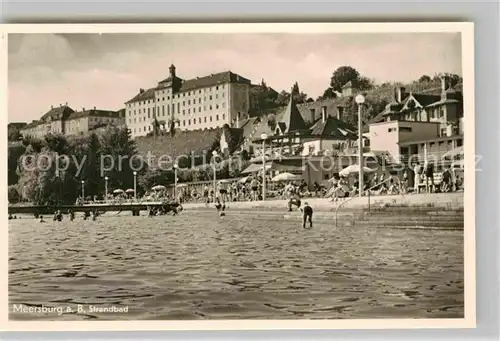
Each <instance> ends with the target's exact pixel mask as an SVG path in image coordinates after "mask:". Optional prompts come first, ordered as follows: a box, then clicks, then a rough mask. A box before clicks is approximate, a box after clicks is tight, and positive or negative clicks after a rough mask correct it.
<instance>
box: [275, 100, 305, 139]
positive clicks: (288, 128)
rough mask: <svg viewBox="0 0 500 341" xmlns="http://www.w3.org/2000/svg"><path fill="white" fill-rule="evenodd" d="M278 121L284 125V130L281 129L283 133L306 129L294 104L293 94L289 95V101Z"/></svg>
mask: <svg viewBox="0 0 500 341" xmlns="http://www.w3.org/2000/svg"><path fill="white" fill-rule="evenodd" d="M279 123H284V125H285V127H284V130H283V129H282V133H283V134H285V133H290V132H293V131H297V130H303V129H306V123H305V122H304V118H303V117H302V115H301V114H300V111H299V109H298V108H297V105H296V104H295V99H294V98H293V96H290V101H289V102H288V105H287V107H286V109H285V113H284V114H283V117H282V118H281V120H280V122H279ZM280 127H281V126H280Z"/></svg>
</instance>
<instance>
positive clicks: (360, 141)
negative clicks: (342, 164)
mask: <svg viewBox="0 0 500 341" xmlns="http://www.w3.org/2000/svg"><path fill="white" fill-rule="evenodd" d="M355 101H356V103H357V104H358V156H359V180H358V182H359V187H358V191H359V196H360V197H362V196H363V190H364V188H365V185H364V179H365V178H364V174H363V120H362V118H361V110H362V107H363V103H365V96H363V95H361V94H359V95H357V96H356V98H355Z"/></svg>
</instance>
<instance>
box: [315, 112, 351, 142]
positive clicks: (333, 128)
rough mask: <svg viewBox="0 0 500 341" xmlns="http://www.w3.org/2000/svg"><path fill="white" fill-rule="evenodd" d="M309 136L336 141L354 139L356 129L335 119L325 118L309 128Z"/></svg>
mask: <svg viewBox="0 0 500 341" xmlns="http://www.w3.org/2000/svg"><path fill="white" fill-rule="evenodd" d="M311 135H313V136H321V137H335V138H338V139H342V140H343V139H347V138H356V137H357V136H358V134H357V131H356V129H355V128H354V127H353V126H351V125H350V124H348V123H346V122H343V121H341V120H339V119H338V118H336V117H331V116H329V117H327V118H326V120H325V121H324V122H323V121H322V120H319V121H318V122H316V123H315V124H314V125H313V126H312V127H311Z"/></svg>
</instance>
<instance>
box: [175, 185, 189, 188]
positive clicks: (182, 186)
mask: <svg viewBox="0 0 500 341" xmlns="http://www.w3.org/2000/svg"><path fill="white" fill-rule="evenodd" d="M184 187H187V185H186V184H178V185H177V188H184Z"/></svg>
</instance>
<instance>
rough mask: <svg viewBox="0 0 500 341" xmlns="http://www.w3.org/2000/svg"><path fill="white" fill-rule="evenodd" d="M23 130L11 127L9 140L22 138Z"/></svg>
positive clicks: (8, 132) (8, 135)
mask: <svg viewBox="0 0 500 341" xmlns="http://www.w3.org/2000/svg"><path fill="white" fill-rule="evenodd" d="M21 137H22V136H21V132H19V129H17V128H16V127H9V128H8V131H7V140H8V141H19V139H20V138H21Z"/></svg>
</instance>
